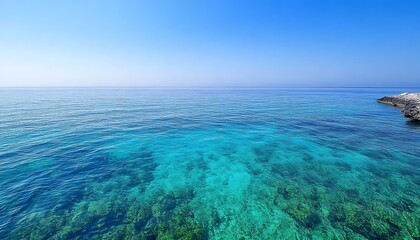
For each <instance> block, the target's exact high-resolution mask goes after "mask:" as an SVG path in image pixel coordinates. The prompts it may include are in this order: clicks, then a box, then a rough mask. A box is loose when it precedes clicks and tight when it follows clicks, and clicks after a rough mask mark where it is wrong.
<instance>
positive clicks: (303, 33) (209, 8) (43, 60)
mask: <svg viewBox="0 0 420 240" xmlns="http://www.w3.org/2000/svg"><path fill="white" fill-rule="evenodd" d="M0 86H3V87H11V86H15V87H26V86H27V87H31V86H123V87H124V86H139V87H149V86H155V87H172V86H174V87H188V86H189V87H352V86H358V87H360V86H367V87H373V86H383V87H390V86H420V1H418V0H336V1H334V0H283V1H281V0H279V1H268V0H262V1H256V0H255V1H250V0H241V1H239V0H238V1H236V0H231V1H229V0H224V1H222V0H212V1H210V0H209V1H197V0H195V1H193V0H178V1H177V0H167V1H164V0H153V1H140V0H139V1H134V0H125V1H123V0H120V1H117V0H114V1H107V0H102V1H99V0H98V1H96V0H67V1H66V0H62V1H57V0H52V1H42V0H40V1H29V0H28V1H25V0H0Z"/></svg>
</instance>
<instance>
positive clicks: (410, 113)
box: [377, 93, 420, 122]
mask: <svg viewBox="0 0 420 240" xmlns="http://www.w3.org/2000/svg"><path fill="white" fill-rule="evenodd" d="M377 101H378V102H380V103H385V104H389V105H393V106H396V107H399V108H402V110H401V112H402V113H403V114H404V116H405V117H406V118H408V120H409V121H412V122H420V93H401V94H398V95H394V96H386V97H383V98H379V99H378V100H377Z"/></svg>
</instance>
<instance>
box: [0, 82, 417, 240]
mask: <svg viewBox="0 0 420 240" xmlns="http://www.w3.org/2000/svg"><path fill="white" fill-rule="evenodd" d="M408 90H411V91H414V90H415V91H419V89H372V88H369V89H272V90H267V89H258V90H257V89H254V90H247V89H236V90H235V89H230V90H229V89H228V90H227V89H225V90H223V89H217V90H209V89H207V90H206V89H190V90H181V89H179V90H165V89H161V90H158V89H1V90H0V116H1V117H0V134H1V138H0V186H1V187H0V239H3V238H5V239H47V238H50V239H123V238H126V239H418V238H419V237H420V208H419V207H420V199H419V196H420V187H419V184H420V175H419V166H420V157H419V156H420V126H419V125H415V124H410V123H407V122H406V120H405V119H404V117H403V116H402V115H401V114H400V113H399V110H398V108H394V107H391V106H387V105H383V104H378V103H376V102H375V99H376V98H379V97H382V96H384V95H390V94H396V93H400V92H403V91H408Z"/></svg>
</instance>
